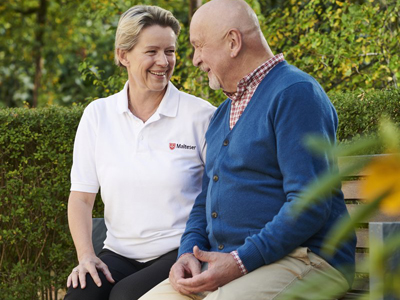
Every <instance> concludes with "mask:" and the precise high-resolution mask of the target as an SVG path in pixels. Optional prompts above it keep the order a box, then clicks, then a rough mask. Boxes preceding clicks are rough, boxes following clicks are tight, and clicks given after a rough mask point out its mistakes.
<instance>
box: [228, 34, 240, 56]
mask: <svg viewBox="0 0 400 300" xmlns="http://www.w3.org/2000/svg"><path fill="white" fill-rule="evenodd" d="M228 42H229V50H230V51H231V57H232V58H234V57H236V56H238V54H239V52H240V50H241V49H242V34H241V33H240V31H239V30H238V29H236V28H232V29H231V30H229V32H228Z"/></svg>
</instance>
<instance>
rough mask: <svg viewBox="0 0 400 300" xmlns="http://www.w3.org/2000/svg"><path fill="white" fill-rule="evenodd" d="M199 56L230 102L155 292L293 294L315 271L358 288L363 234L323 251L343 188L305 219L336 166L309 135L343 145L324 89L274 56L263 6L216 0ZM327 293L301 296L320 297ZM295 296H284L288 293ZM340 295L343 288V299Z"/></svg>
mask: <svg viewBox="0 0 400 300" xmlns="http://www.w3.org/2000/svg"><path fill="white" fill-rule="evenodd" d="M190 41H191V43H192V45H193V47H194V50H195V52H194V57H193V63H194V65H195V66H197V67H199V68H200V69H201V70H203V71H205V72H207V74H208V78H209V84H210V87H211V88H212V89H222V90H223V91H224V93H225V94H226V95H227V97H228V99H227V100H226V101H225V102H224V103H223V104H222V105H221V106H220V107H219V108H218V110H217V111H216V113H215V115H214V117H213V119H212V121H211V123H210V126H209V129H208V131H207V134H206V140H207V144H208V150H207V161H206V170H205V173H204V177H203V189H202V192H201V193H200V195H199V196H198V197H197V199H196V201H195V204H194V207H193V209H192V212H191V214H190V217H189V220H188V222H187V227H186V230H185V233H184V235H183V237H182V240H181V246H180V249H179V256H178V257H179V259H178V260H177V262H176V263H175V264H174V266H173V267H172V269H171V271H170V276H169V280H167V281H165V282H163V283H161V284H160V285H159V286H156V287H155V288H154V289H153V290H151V291H150V292H149V293H148V294H146V295H145V296H144V297H143V298H141V299H143V300H144V299H145V300H149V299H157V300H160V299H207V300H210V299H223V300H225V299H226V300H227V299H229V300H232V299H241V300H242V299H287V293H290V291H291V290H292V288H293V287H296V286H299V285H304V284H305V283H307V282H310V281H311V282H312V281H313V280H314V279H315V278H316V277H318V280H322V283H323V284H324V285H326V286H327V287H328V286H329V288H332V289H333V290H335V291H336V293H337V296H340V295H341V294H343V293H345V292H346V291H347V289H348V288H349V287H350V285H351V283H352V279H353V275H354V255H355V244H356V240H355V237H353V238H352V239H351V240H350V241H347V242H344V243H343V244H342V245H341V246H340V247H339V248H338V249H334V250H335V255H334V256H332V257H328V256H324V253H321V247H322V243H323V242H324V239H325V238H326V236H327V233H328V232H329V230H330V229H331V228H332V226H333V225H334V223H335V222H336V221H337V220H338V219H339V218H341V217H348V212H347V210H346V206H345V203H344V200H343V194H342V192H341V191H340V189H339V188H337V189H335V190H334V191H332V193H331V195H329V196H327V197H326V198H324V199H321V201H320V202H319V203H318V204H317V205H313V206H312V207H310V208H309V209H308V210H307V211H305V212H303V213H301V214H300V215H299V216H297V217H295V216H294V214H293V206H294V205H295V204H296V202H298V201H302V200H301V197H300V194H301V192H302V191H303V190H304V188H305V187H306V186H307V185H308V184H309V183H310V182H312V181H314V180H315V179H316V178H317V177H318V175H320V174H321V173H323V172H325V171H327V170H330V169H331V168H335V166H334V165H333V164H332V162H331V161H330V160H329V157H328V155H325V156H322V157H315V156H314V155H312V154H311V153H310V152H309V151H308V149H307V148H305V147H304V144H303V140H304V137H305V136H306V135H309V134H316V135H320V136H322V137H324V138H325V139H326V140H327V141H328V142H331V143H334V141H335V134H336V129H337V125H338V120H337V115H336V112H335V109H334V107H333V106H332V104H331V102H330V101H329V99H328V97H327V95H326V94H325V92H324V91H323V89H322V88H321V86H320V85H319V84H318V83H317V82H316V81H315V80H314V79H313V78H312V77H310V76H309V75H307V74H305V73H304V72H302V71H300V70H299V69H297V68H295V67H293V66H291V65H289V64H288V63H287V62H286V61H285V60H284V57H283V55H282V54H278V55H275V56H274V54H273V53H272V52H271V49H270V48H269V46H268V43H267V41H266V40H265V38H264V36H263V34H262V32H261V30H260V26H259V23H258V20H257V17H256V15H255V13H254V12H253V10H252V9H251V8H250V7H249V6H248V5H247V4H246V2H244V1H242V0H212V1H210V2H208V3H206V4H205V5H203V6H202V7H200V8H199V10H198V11H197V12H196V13H195V15H194V16H193V19H192V23H191V26H190ZM320 291H321V289H320V288H317V289H308V290H307V292H306V293H305V294H304V295H298V297H297V298H296V299H321V296H320V294H319V292H320ZM285 295H286V296H285ZM335 296H336V295H335Z"/></svg>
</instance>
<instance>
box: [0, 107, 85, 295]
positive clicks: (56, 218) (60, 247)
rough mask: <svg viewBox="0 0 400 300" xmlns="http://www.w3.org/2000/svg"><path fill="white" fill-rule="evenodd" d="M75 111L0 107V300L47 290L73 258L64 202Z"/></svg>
mask: <svg viewBox="0 0 400 300" xmlns="http://www.w3.org/2000/svg"><path fill="white" fill-rule="evenodd" d="M81 114H82V107H78V106H74V107H71V108H62V107H48V108H43V109H27V108H18V109H4V110H0V224H1V228H0V290H1V296H0V298H1V299H19V300H20V299H35V298H37V297H39V294H38V293H40V294H42V295H43V297H44V296H45V294H46V295H49V293H51V292H52V291H53V292H54V291H56V290H57V289H59V288H60V287H64V286H65V282H66V278H67V273H68V271H69V270H70V269H71V267H72V265H73V264H75V262H76V259H75V251H74V248H73V244H72V239H71V237H70V234H69V230H68V225H67V215H66V212H67V210H66V207H67V199H68V194H69V184H70V183H69V170H70V168H71V163H72V149H73V140H74V136H75V131H76V128H77V125H78V122H79V119H80V116H81ZM43 297H42V299H44V298H43ZM55 298H56V297H51V298H50V299H55ZM46 299H47V296H46Z"/></svg>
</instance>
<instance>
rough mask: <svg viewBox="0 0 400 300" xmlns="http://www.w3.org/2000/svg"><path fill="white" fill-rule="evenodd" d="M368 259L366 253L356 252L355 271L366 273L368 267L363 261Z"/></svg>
mask: <svg viewBox="0 0 400 300" xmlns="http://www.w3.org/2000/svg"><path fill="white" fill-rule="evenodd" d="M366 259H368V253H356V273H368V272H369V271H368V267H367V266H365V264H364V263H363V262H364V261H365V260H366Z"/></svg>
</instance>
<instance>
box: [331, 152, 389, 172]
mask: <svg viewBox="0 0 400 300" xmlns="http://www.w3.org/2000/svg"><path fill="white" fill-rule="evenodd" d="M379 156H381V154H376V155H355V156H342V157H339V158H338V166H339V170H343V169H344V168H347V167H349V166H352V165H354V164H361V163H363V164H366V163H368V162H369V161H370V160H371V159H373V158H374V157H379ZM368 175H370V174H369V173H368V172H367V171H366V170H365V169H362V170H360V171H359V172H354V173H351V174H350V176H368Z"/></svg>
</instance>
